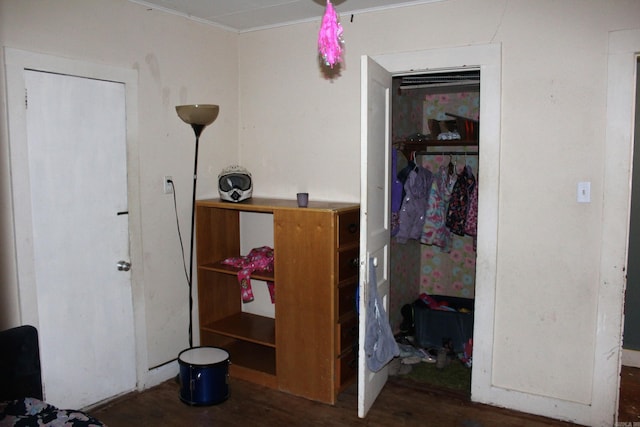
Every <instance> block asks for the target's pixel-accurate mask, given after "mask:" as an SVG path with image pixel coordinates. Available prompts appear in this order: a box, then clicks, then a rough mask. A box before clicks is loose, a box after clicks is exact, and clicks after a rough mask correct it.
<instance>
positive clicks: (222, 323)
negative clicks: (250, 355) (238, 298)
mask: <svg viewBox="0 0 640 427" xmlns="http://www.w3.org/2000/svg"><path fill="white" fill-rule="evenodd" d="M201 328H202V329H203V330H205V331H208V332H213V333H216V334H219V335H225V336H228V337H232V338H237V339H241V340H244V341H247V342H252V343H255V344H260V345H263V346H267V347H273V348H275V346H276V329H275V320H274V319H272V318H270V317H265V316H258V315H256V314H251V313H245V312H239V313H236V314H233V315H231V316H227V317H225V318H223V319H220V320H217V321H215V322H212V323H209V324H206V325H202V326H201Z"/></svg>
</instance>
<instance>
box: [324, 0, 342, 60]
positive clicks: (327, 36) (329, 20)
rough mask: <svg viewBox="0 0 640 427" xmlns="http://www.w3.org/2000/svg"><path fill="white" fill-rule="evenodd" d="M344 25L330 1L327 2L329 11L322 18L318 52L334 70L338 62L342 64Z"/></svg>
mask: <svg viewBox="0 0 640 427" xmlns="http://www.w3.org/2000/svg"><path fill="white" fill-rule="evenodd" d="M343 43H344V41H343V40H342V25H340V22H338V15H337V14H336V11H335V9H334V8H333V5H332V4H331V1H330V0H327V9H326V10H325V12H324V16H323V17H322V25H321V26H320V32H319V34H318V51H319V52H320V54H321V55H322V59H324V62H325V64H327V66H329V67H331V68H333V66H334V65H335V64H337V63H338V62H342V44H343Z"/></svg>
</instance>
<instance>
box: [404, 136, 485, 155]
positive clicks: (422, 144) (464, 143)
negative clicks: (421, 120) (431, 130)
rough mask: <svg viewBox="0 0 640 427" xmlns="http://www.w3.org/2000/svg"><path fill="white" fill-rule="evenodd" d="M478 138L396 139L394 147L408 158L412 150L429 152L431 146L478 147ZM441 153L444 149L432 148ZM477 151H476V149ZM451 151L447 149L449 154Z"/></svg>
mask: <svg viewBox="0 0 640 427" xmlns="http://www.w3.org/2000/svg"><path fill="white" fill-rule="evenodd" d="M479 145H480V144H479V141H478V140H477V139H429V140H426V141H394V142H393V147H394V148H396V149H397V150H399V151H401V152H402V154H404V156H405V157H406V158H407V159H408V158H410V156H411V153H412V152H427V151H429V148H432V149H433V148H439V149H442V148H451V147H478V146H479ZM431 151H432V152H433V153H434V154H439V153H440V152H441V151H442V150H431ZM474 152H475V151H474ZM448 153H449V152H448V151H447V153H445V154H448Z"/></svg>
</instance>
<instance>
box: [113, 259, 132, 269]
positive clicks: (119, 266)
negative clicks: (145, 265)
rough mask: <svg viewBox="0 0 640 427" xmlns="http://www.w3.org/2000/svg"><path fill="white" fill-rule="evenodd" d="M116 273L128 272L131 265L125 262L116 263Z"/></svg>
mask: <svg viewBox="0 0 640 427" xmlns="http://www.w3.org/2000/svg"><path fill="white" fill-rule="evenodd" d="M116 265H117V266H118V271H129V270H131V263H130V262H127V261H118V264H116Z"/></svg>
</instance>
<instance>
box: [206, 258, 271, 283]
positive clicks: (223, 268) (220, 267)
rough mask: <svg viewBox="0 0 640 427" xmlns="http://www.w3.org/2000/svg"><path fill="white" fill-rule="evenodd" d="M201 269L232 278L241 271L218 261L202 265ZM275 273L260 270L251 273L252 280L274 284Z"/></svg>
mask: <svg viewBox="0 0 640 427" xmlns="http://www.w3.org/2000/svg"><path fill="white" fill-rule="evenodd" d="M199 268H202V269H203V270H210V271H215V272H218V273H223V274H228V275H231V276H237V275H238V271H240V269H239V268H236V267H233V266H231V265H226V264H223V263H222V261H217V262H210V263H206V264H202V265H200V266H199ZM274 277H275V276H274V273H273V271H260V270H256V271H253V272H251V278H252V279H256V280H264V281H266V282H273V281H274Z"/></svg>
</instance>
